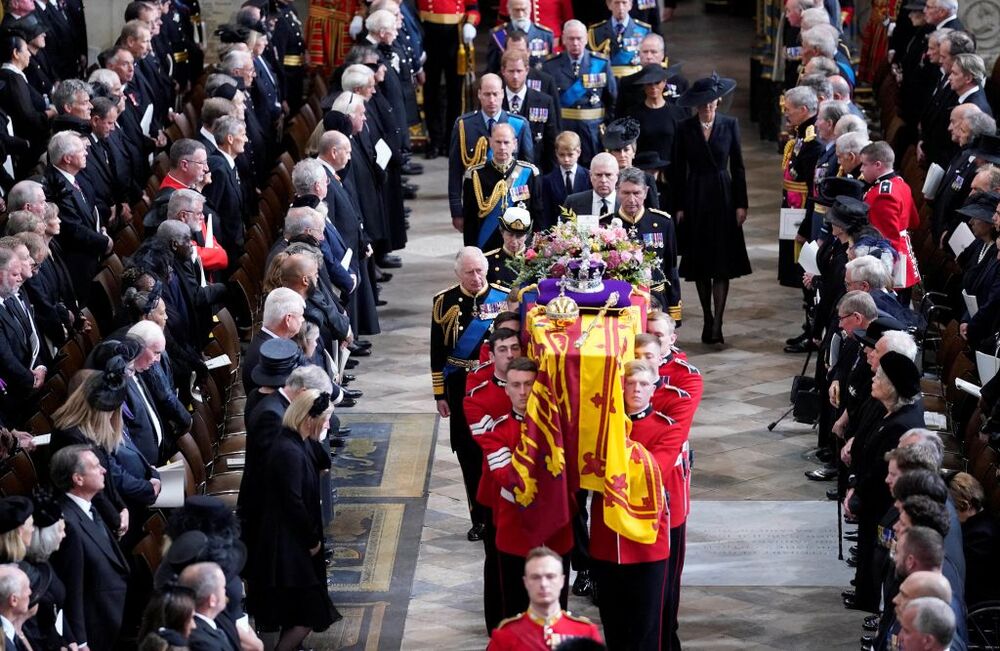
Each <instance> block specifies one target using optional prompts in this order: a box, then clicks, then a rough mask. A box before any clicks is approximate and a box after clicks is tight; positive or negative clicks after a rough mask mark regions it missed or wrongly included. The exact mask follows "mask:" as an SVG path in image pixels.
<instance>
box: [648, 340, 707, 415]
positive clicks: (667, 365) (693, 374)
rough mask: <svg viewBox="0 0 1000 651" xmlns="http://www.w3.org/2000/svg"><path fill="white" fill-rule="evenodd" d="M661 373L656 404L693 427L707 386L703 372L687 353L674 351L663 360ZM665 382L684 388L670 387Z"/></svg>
mask: <svg viewBox="0 0 1000 651" xmlns="http://www.w3.org/2000/svg"><path fill="white" fill-rule="evenodd" d="M659 372H660V377H661V378H662V382H661V387H660V388H657V390H656V392H655V393H654V394H653V406H654V407H656V409H657V410H658V411H662V412H663V413H665V414H666V415H667V416H670V417H671V418H673V419H674V420H675V421H677V422H678V423H681V424H683V425H685V426H686V429H688V430H690V429H691V423H692V422H693V421H694V413H695V411H697V410H698V405H699V404H700V403H701V394H702V393H703V392H704V389H705V386H704V381H703V380H702V377H701V371H699V370H698V367H696V366H695V365H694V364H692V363H690V362H688V361H687V358H686V356H684V353H677V352H671V353H670V354H669V355H667V356H666V357H664V358H663V360H662V361H661V362H660V368H659ZM664 385H669V386H671V387H676V388H677V389H680V391H674V390H670V389H667V388H666V386H664ZM685 394H686V395H685Z"/></svg>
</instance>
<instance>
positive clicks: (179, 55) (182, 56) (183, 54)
mask: <svg viewBox="0 0 1000 651" xmlns="http://www.w3.org/2000/svg"><path fill="white" fill-rule="evenodd" d="M187 60H188V53H187V50H181V51H180V52H174V62H176V63H186V62H187Z"/></svg>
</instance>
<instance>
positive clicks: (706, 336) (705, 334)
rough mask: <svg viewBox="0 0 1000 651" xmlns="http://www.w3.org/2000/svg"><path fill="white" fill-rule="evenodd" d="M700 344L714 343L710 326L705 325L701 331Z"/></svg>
mask: <svg viewBox="0 0 1000 651" xmlns="http://www.w3.org/2000/svg"><path fill="white" fill-rule="evenodd" d="M701 343H703V344H712V343H715V339H714V338H713V337H712V326H711V324H708V323H706V324H705V327H703V328H702V329H701Z"/></svg>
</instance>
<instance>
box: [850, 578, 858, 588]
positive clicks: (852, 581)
mask: <svg viewBox="0 0 1000 651" xmlns="http://www.w3.org/2000/svg"><path fill="white" fill-rule="evenodd" d="M851 587H852V588H856V587H858V582H857V581H855V580H854V579H851Z"/></svg>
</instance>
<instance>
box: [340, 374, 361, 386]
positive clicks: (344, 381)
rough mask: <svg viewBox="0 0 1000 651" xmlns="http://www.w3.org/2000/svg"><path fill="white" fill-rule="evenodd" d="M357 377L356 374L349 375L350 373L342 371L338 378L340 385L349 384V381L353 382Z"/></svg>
mask: <svg viewBox="0 0 1000 651" xmlns="http://www.w3.org/2000/svg"><path fill="white" fill-rule="evenodd" d="M357 379H358V378H357V377H356V376H354V375H351V374H350V373H344V374H343V375H342V376H341V378H340V386H344V385H347V384H350V383H351V382H354V381H355V380H357Z"/></svg>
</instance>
